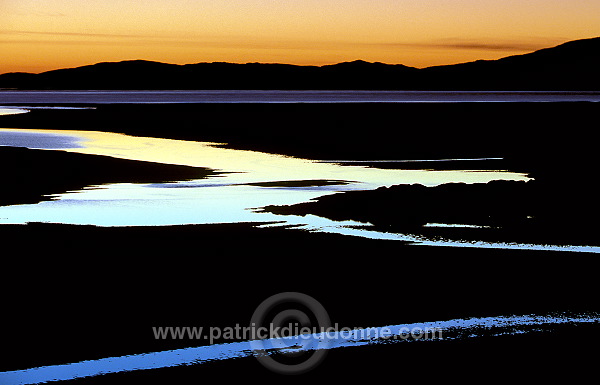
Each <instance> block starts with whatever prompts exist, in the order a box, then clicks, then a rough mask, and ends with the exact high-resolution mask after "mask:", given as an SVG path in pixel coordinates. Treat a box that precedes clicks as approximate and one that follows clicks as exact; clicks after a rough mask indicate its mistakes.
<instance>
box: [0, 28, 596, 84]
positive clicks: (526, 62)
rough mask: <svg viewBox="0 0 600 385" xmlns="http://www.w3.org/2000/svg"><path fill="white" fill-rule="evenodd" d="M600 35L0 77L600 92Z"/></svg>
mask: <svg viewBox="0 0 600 385" xmlns="http://www.w3.org/2000/svg"><path fill="white" fill-rule="evenodd" d="M597 68H600V37H595V38H589V39H581V40H574V41H570V42H566V43H563V44H560V45H558V46H555V47H550V48H543V49H540V50H537V51H533V52H529V53H525V54H521V55H513V56H507V57H503V58H500V59H497V60H476V61H472V62H466V63H459V64H451V65H442V66H433V67H427V68H415V67H409V66H406V65H403V64H386V63H381V62H367V61H364V60H354V61H349V62H342V63H337V64H329V65H323V66H313V65H309V66H303V65H295V64H282V63H226V62H198V63H190V64H169V63H162V62H157V61H150V60H125V61H120V62H100V63H95V64H92V65H86V66H80V67H74V68H63V69H56V70H51V71H45V72H42V73H39V74H32V73H25V72H12V73H6V74H2V75H0V88H4V89H23V90H27V89H40V90H53V89H55V90H58V89H104V90H108V89H115V90H119V89H140V90H142V89H145V90H152V89H182V90H189V89H265V90H267V89H277V90H292V89H294V90H303V89H332V90H353V89H356V90H360V89H371V90H448V89H453V90H459V89H460V90H582V91H583V90H600V75H599V74H598V71H597V70H596V69H597Z"/></svg>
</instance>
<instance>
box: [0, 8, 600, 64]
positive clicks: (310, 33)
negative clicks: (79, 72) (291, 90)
mask: <svg viewBox="0 0 600 385" xmlns="http://www.w3.org/2000/svg"><path fill="white" fill-rule="evenodd" d="M595 36H600V1H598V0H561V1H558V0H520V1H517V0H144V1H140V0H118V1H117V0H47V1H45V0H24V1H17V0H0V73H5V72H11V71H25V72H41V71H45V70H51V69H56V68H64V67H74V66H80V65H86V64H93V63H97V62H101V61H119V60H132V59H145V60H156V61H162V62H168V63H178V64H185V63H197V62H212V61H228V62H238V63H245V62H271V63H272V62H278V63H292V64H316V65H322V64H331V63H337V62H341V61H350V60H356V59H363V60H367V61H381V62H385V63H402V64H406V65H410V66H415V67H425V66H430V65H438V64H451V63H457V62H464V61H470V60H476V59H495V58H499V57H503V56H508V55H512V54H519V53H525V52H529V51H533V50H535V49H539V48H543V47H548V46H554V45H557V44H559V43H562V42H565V41H568V40H575V39H581V38H588V37H595Z"/></svg>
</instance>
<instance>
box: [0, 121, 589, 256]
mask: <svg viewBox="0 0 600 385" xmlns="http://www.w3.org/2000/svg"><path fill="white" fill-rule="evenodd" d="M0 145H9V146H17V147H28V148H37V149H62V150H65V151H71V152H78V153H83V154H95V155H107V156H112V157H116V158H123V159H131V160H141V161H151V162H159V163H167V164H178V165H187V166H198V167H207V168H211V169H214V170H217V171H225V172H227V173H225V174H221V175H217V176H213V177H209V178H207V179H200V180H194V181H185V182H178V183H155V184H127V183H122V184H111V185H103V186H92V187H89V188H86V189H84V190H81V191H73V192H67V193H63V194H58V195H55V196H53V197H52V200H51V201H45V202H41V203H38V204H29V205H15V206H7V207H0V223H3V224H23V223H27V222H51V223H65V224H78V225H97V226H158V225H187V224H211V223H238V222H254V223H265V222H269V223H270V224H268V225H266V226H273V225H294V226H298V227H299V228H302V229H305V230H310V231H322V232H330V233H337V234H344V235H351V236H361V237H367V238H374V239H392V240H402V241H407V242H412V243H417V244H421V245H427V246H454V247H480V248H490V247H491V248H506V249H534V250H563V251H564V250H568V251H587V252H590V251H591V252H597V251H598V250H596V249H597V248H590V247H571V246H551V245H529V244H509V243H484V242H473V243H468V242H461V241H449V240H442V239H437V240H429V239H423V238H421V237H417V236H414V235H410V234H393V233H381V232H378V231H374V230H370V229H369V226H366V227H365V225H368V224H364V223H359V222H355V221H344V222H336V221H332V220H329V219H326V218H322V217H318V216H314V215H307V216H294V215H274V214H272V213H266V212H261V210H260V208H261V207H264V206H268V205H291V204H295V203H300V202H307V201H309V200H311V199H314V198H317V197H320V196H323V195H328V194H334V193H337V192H343V191H349V190H371V189H375V188H378V187H381V186H392V185H395V184H413V183H420V184H423V185H426V186H437V185H440V184H444V183H452V182H463V183H487V182H489V181H492V180H514V181H526V180H528V179H529V178H528V177H527V176H525V175H524V174H520V173H514V172H507V171H478V170H452V171H433V170H393V169H376V168H368V167H364V166H358V165H356V166H355V165H344V166H342V165H339V164H335V163H321V162H318V161H311V160H306V159H299V158H293V157H286V156H281V155H273V154H266V153H260V152H254V151H241V150H234V149H228V148H221V147H218V146H216V143H204V142H193V141H182V140H171V139H160V138H144V137H133V136H128V135H123V134H116V133H107V132H93V131H52V130H17V129H1V130H0ZM290 181H293V182H294V183H292V184H290V183H285V182H290ZM298 181H301V183H298ZM323 181H326V182H327V183H323ZM265 183H266V184H265ZM358 227H360V228H358Z"/></svg>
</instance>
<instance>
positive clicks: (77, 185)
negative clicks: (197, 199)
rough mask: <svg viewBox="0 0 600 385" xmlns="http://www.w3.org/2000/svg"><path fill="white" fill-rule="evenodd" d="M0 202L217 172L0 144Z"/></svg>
mask: <svg viewBox="0 0 600 385" xmlns="http://www.w3.org/2000/svg"><path fill="white" fill-rule="evenodd" d="M0 164H7V165H8V164H10V165H11V167H6V168H5V169H4V170H3V171H2V180H3V187H2V189H0V206H8V205H14V204H30V203H39V202H42V201H47V200H51V199H52V197H51V196H48V195H55V194H61V193H65V192H67V191H73V190H75V191H76V190H81V189H83V188H85V187H90V186H96V185H103V184H109V183H110V184H113V183H166V182H172V181H183V180H192V179H204V178H206V177H209V176H212V175H218V174H219V172H217V171H215V170H210V169H207V168H200V167H189V166H179V165H168V164H163V163H153V162H143V161H133V160H126V159H118V158H112V157H108V156H102V155H88V154H78V153H72V152H65V151H59V150H32V149H26V148H21V147H5V146H0Z"/></svg>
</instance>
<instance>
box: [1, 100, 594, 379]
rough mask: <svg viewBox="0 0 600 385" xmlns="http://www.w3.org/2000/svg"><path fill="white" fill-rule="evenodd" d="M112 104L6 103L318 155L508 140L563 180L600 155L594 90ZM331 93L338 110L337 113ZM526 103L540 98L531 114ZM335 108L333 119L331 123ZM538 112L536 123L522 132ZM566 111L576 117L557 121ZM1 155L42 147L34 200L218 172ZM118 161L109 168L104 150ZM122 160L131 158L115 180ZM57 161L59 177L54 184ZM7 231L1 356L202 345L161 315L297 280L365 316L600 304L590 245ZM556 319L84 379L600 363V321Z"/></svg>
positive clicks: (376, 322) (520, 370)
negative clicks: (264, 362)
mask: <svg viewBox="0 0 600 385" xmlns="http://www.w3.org/2000/svg"><path fill="white" fill-rule="evenodd" d="M97 107H98V109H97V110H81V111H76V110H71V111H60V110H56V111H49V110H35V111H32V112H31V113H29V114H23V115H19V116H3V117H0V126H2V127H11V128H53V129H61V128H63V129H68V128H70V129H90V130H104V131H117V132H126V133H128V134H132V135H142V136H159V137H170V138H177V139H192V140H205V141H216V142H228V143H229V146H231V147H234V148H245V149H254V150H260V151H267V152H275V153H283V154H289V155H297V156H305V157H308V158H313V159H396V158H399V157H401V158H403V159H405V158H410V159H428V158H435V159H439V158H453V157H458V158H465V157H490V156H491V157H496V156H498V157H507V158H509V162H512V163H510V169H515V170H518V171H527V172H530V173H532V175H535V176H536V178H537V179H538V180H541V181H544V180H546V181H552V182H553V183H557V184H561V183H574V182H575V181H577V183H583V184H584V185H585V184H586V182H587V181H588V180H589V178H591V175H594V174H590V171H591V170H593V169H594V168H595V164H596V163H595V162H594V161H593V154H594V152H591V151H590V152H586V151H587V150H591V149H592V147H593V146H595V142H594V141H591V140H589V139H590V138H588V136H589V135H591V134H590V133H589V132H588V131H589V130H588V129H587V128H586V127H588V126H587V125H586V124H588V123H587V122H588V121H587V120H586V119H589V118H590V117H591V116H592V113H595V112H596V111H597V108H598V107H595V106H593V105H591V104H570V105H568V106H566V105H565V106H563V107H564V109H563V110H562V112H560V111H559V110H558V109H556V106H550V105H535V106H531V105H529V106H521V107H520V108H521V109H520V110H519V109H518V108H517V106H506V107H505V106H499V105H497V106H478V107H477V108H476V109H475V107H476V106H474V105H461V106H459V107H458V108H457V106H451V108H450V107H444V106H434V107H427V108H433V109H434V110H433V111H432V110H428V109H427V108H426V107H425V106H414V105H411V106H370V107H367V106H363V107H364V108H362V107H361V109H356V106H354V107H350V108H349V107H348V106H345V107H344V108H341V107H337V106H333V110H329V108H331V106H326V107H319V106H310V107H307V106H301V105H298V106H283V107H282V106H279V107H276V106H256V105H254V106H204V107H201V106H185V107H183V106H170V107H164V106H161V107H160V108H159V109H156V107H155V106H105V107H102V106H97ZM307 108H308V110H306V109H307ZM310 108H316V109H313V110H311V109H310ZM319 108H323V109H325V108H326V109H328V111H330V112H329V113H327V114H323V111H324V110H319ZM415 108H416V109H417V110H414V109H415ZM445 108H448V109H447V110H445ZM505 108H508V109H505ZM514 108H517V109H514ZM525 110H526V111H529V112H530V113H529V114H527V115H518V114H517V113H518V112H520V113H523V111H525ZM411 111H412V114H411ZM427 111H429V112H427ZM468 113H471V115H465V114H468ZM542 113H543V114H542ZM449 114H450V115H449ZM449 121H451V122H453V123H452V125H449V124H448V123H447V122H449ZM444 122H446V123H445V124H444ZM456 122H462V123H464V124H463V125H460V124H454V123H456ZM327 125H329V126H331V127H333V128H332V129H331V130H329V131H327V132H324V131H323V130H322V127H326V126H327ZM358 125H360V126H361V127H376V128H377V129H376V130H365V132H364V133H362V134H354V132H355V131H353V130H352V128H356V127H357V126H358ZM286 127H287V128H286ZM403 127H404V128H406V127H409V128H410V129H408V131H407V130H406V129H402V128H403ZM526 127H529V128H530V130H529V131H524V128H526ZM553 128H554V129H556V128H561V131H559V134H557V131H552V129H553ZM567 134H568V135H567ZM586 138H587V139H586ZM426 139H431V141H430V145H423V141H424V140H426ZM576 143H577V144H578V146H574V144H576ZM2 154H4V155H2ZM0 156H2V157H4V159H3V162H2V163H3V164H9V163H7V162H9V161H10V162H14V160H15V159H20V160H21V163H18V164H20V165H21V166H25V165H26V164H27V162H29V160H32V159H35V160H36V161H34V162H32V163H30V165H31V167H32V172H31V174H30V175H29V176H33V177H34V178H36V180H35V183H34V185H35V186H40V190H29V189H27V190H25V189H24V188H23V187H24V186H25V185H22V188H21V190H20V191H17V190H13V195H9V196H8V197H7V198H4V199H7V200H6V202H14V199H19V200H21V199H24V195H23V193H24V192H25V191H31V194H30V195H29V193H28V195H27V197H28V198H27V199H33V200H37V199H40V194H46V193H55V192H60V191H63V190H64V189H65V188H67V189H75V188H81V187H83V186H85V185H89V184H99V183H107V182H111V183H114V182H119V181H125V180H127V181H131V180H130V178H141V179H140V180H144V181H146V180H150V179H153V178H155V179H158V180H164V178H169V179H171V178H175V177H174V175H175V174H174V172H176V173H177V178H176V179H179V178H184V179H188V178H197V177H198V176H200V177H202V176H206V175H207V173H208V170H203V169H192V168H177V171H176V170H175V169H174V168H172V167H174V166H159V165H156V164H152V165H149V164H146V165H142V164H140V162H131V163H122V162H127V161H118V165H117V163H111V162H115V161H116V160H114V159H104V158H102V157H91V156H89V155H85V156H83V155H81V157H80V158H77V157H78V155H77V154H63V153H60V152H44V151H33V150H23V149H8V148H0ZM47 156H50V157H52V159H50V158H48V157H47ZM75 159H77V161H76V162H73V161H74V160H75ZM12 164H14V163H12ZM79 164H81V165H82V167H80V166H78V165H79ZM109 164H110V166H109V167H110V175H107V174H106V171H107V170H108V169H105V168H104V167H105V166H107V165H109ZM84 165H85V167H83V166H84ZM21 166H19V167H21ZM42 166H43V167H47V169H45V168H42ZM58 166H60V167H58ZM65 167H66V168H65ZM69 167H75V168H80V171H81V169H83V170H85V172H83V173H80V174H77V173H76V171H69V175H68V176H67V174H66V172H62V173H61V174H59V175H64V176H65V177H66V179H65V180H63V181H62V182H61V184H59V185H51V184H49V183H50V182H52V181H51V180H50V179H52V180H55V179H56V177H57V174H56V170H62V171H66V170H68V168H69ZM88 167H90V168H88ZM160 167H163V169H162V171H158V170H159V169H160ZM48 169H49V170H48ZM22 170H23V169H21V168H19V169H17V168H14V169H13V170H12V171H11V170H8V171H3V172H4V173H6V172H8V173H9V175H10V173H11V172H12V173H14V174H15V176H14V177H15V178H17V177H18V178H21V179H19V181H21V182H20V183H26V181H25V182H24V181H23V175H22ZM91 170H93V172H91ZM115 170H123V172H122V174H120V175H119V176H118V178H116V180H115V179H114V178H115V174H114V171H115ZM5 175H6V174H5ZM45 175H47V176H45ZM76 175H78V176H77V177H75V176H76ZM25 176H26V177H27V175H25ZM44 178H46V180H47V181H46V182H44V183H41V182H40V180H44ZM111 178H112V179H111ZM146 178H148V179H146ZM31 179H33V178H31ZM52 183H54V182H52ZM41 187H43V189H42V188H41ZM50 187H52V188H50ZM32 188H33V187H32ZM36 188H37V187H36ZM589 188H593V187H592V185H591V184H590V185H589ZM11 199H13V201H11ZM0 238H1V239H2V245H3V250H4V253H3V256H4V257H3V258H2V262H1V263H2V269H1V270H2V272H3V274H5V275H6V276H7V277H8V278H7V279H4V280H2V283H1V284H0V285H1V286H0V288H1V289H2V292H3V293H5V296H4V302H3V307H2V312H3V314H5V316H4V318H3V326H4V327H5V330H9V331H10V332H8V333H5V334H4V337H3V340H2V346H3V350H4V351H6V352H8V353H7V354H5V355H4V356H5V359H3V360H2V362H0V371H3V370H14V369H23V368H30V367H34V366H38V365H49V364H58V363H67V362H74V361H79V360H82V359H94V358H103V357H110V356H119V355H126V354H134V353H142V352H150V351H159V350H166V349H174V348H179V347H185V346H195V345H199V344H201V343H202V342H201V343H198V342H197V341H188V340H181V341H180V340H168V341H157V340H155V339H154V338H153V335H152V330H151V328H152V326H205V327H210V326H234V325H235V324H236V323H240V324H244V325H245V324H248V323H249V321H250V317H251V315H252V313H253V311H254V309H255V308H256V306H257V305H258V304H259V303H260V302H261V301H262V300H263V299H265V298H267V297H268V296H270V295H273V294H276V293H279V292H282V291H298V292H303V293H306V294H309V295H312V296H314V297H315V298H317V299H318V300H319V301H320V302H321V303H323V305H324V306H325V307H326V309H327V310H328V312H329V314H330V316H331V318H332V321H333V322H338V323H339V324H340V325H343V326H349V327H356V326H361V327H368V326H382V325H388V324H398V323H403V322H420V321H435V320H445V319H452V318H459V317H472V316H494V315H507V314H531V313H548V312H553V311H559V312H564V311H572V312H580V311H597V310H598V301H597V287H596V286H597V284H596V283H597V279H596V278H597V277H596V273H597V267H598V266H597V264H598V262H596V261H595V258H594V256H593V255H591V254H580V255H575V254H573V253H563V252H552V253H548V252H538V251H518V250H512V251H509V250H480V249H455V248H447V247H441V248H438V247H419V246H410V245H406V244H404V243H401V242H397V241H383V240H369V239H363V238H356V237H345V236H340V235H333V234H323V233H308V232H305V231H299V230H294V229H282V228H256V226H255V225H248V224H235V225H203V226H171V227H130V228H100V227H91V226H66V225H53V224H29V225H22V226H17V225H3V226H0ZM550 331H551V330H545V331H542V332H540V334H531V335H507V336H503V337H494V338H483V339H473V340H468V341H449V342H431V343H410V344H406V345H402V346H400V345H398V346H396V345H379V346H372V347H365V348H360V349H342V350H339V351H332V352H330V354H329V355H328V358H327V359H326V361H325V362H324V363H323V364H322V365H321V366H320V367H319V368H317V369H316V370H315V371H313V372H311V373H309V374H307V375H306V376H300V377H285V378H282V377H281V376H278V375H275V374H272V373H270V372H268V371H266V370H265V369H264V368H263V367H261V366H260V365H259V364H258V363H257V362H256V361H255V360H253V359H240V360H238V361H236V362H215V363H210V364H206V365H200V366H190V367H185V368H173V369H160V370H156V371H147V372H136V373H129V374H119V375H110V376H105V377H97V378H91V379H84V380H78V383H85V384H108V383H110V384H119V383H128V384H130V383H137V382H141V383H156V384H158V383H166V382H168V383H186V382H189V381H190V379H193V380H194V381H212V380H219V381H223V380H225V381H229V380H231V381H239V382H241V381H248V380H249V379H255V378H259V379H260V381H261V382H267V383H271V382H272V383H281V381H282V380H285V381H286V382H302V383H305V382H310V381H322V380H324V379H325V380H331V381H336V382H337V381H349V380H351V379H353V380H358V381H377V380H380V381H383V380H389V379H390V378H394V379H395V380H398V379H401V380H407V381H411V380H413V381H423V380H431V381H453V380H458V381H466V382H473V383H475V382H477V383H481V382H482V380H483V381H485V380H487V379H489V378H494V379H497V380H498V379H499V380H504V381H513V380H514V379H515V378H517V377H518V378H519V379H524V378H531V379H535V380H536V381H540V380H549V379H556V378H560V377H561V376H562V375H566V377H567V378H569V379H570V380H571V381H574V380H577V379H583V378H586V377H587V376H590V375H592V374H593V370H594V364H595V362H593V360H592V358H593V357H595V356H594V355H593V354H591V355H590V354H589V351H588V350H587V349H589V348H590V347H594V346H596V345H597V342H598V337H597V332H596V331H595V329H594V328H593V327H592V328H585V327H581V328H577V331H576V334H575V332H574V331H573V329H568V328H567V329H564V330H562V329H561V330H555V331H554V333H550Z"/></svg>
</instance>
